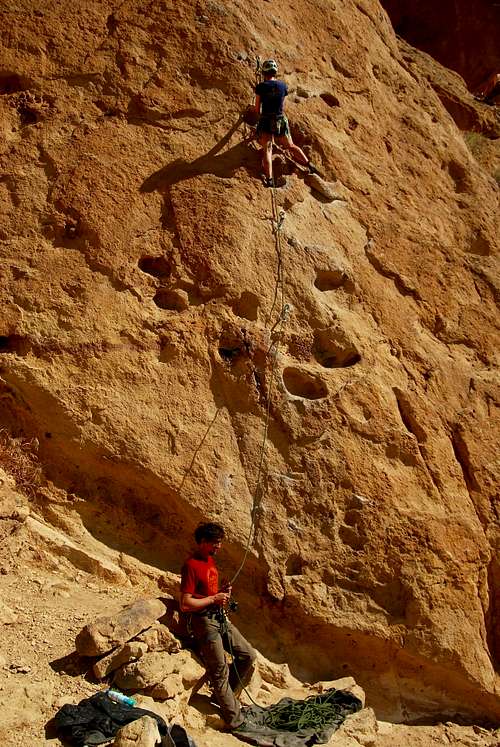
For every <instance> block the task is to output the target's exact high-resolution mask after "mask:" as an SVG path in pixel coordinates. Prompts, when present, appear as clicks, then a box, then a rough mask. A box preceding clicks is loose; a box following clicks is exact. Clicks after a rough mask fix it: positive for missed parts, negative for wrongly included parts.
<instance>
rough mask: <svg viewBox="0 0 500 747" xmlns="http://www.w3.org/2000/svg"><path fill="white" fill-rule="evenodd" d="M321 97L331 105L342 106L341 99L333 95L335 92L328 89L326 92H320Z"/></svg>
mask: <svg viewBox="0 0 500 747" xmlns="http://www.w3.org/2000/svg"><path fill="white" fill-rule="evenodd" d="M319 97H320V99H323V101H324V102H325V104H327V105H328V106H330V107H331V106H340V101H339V100H338V98H337V97H336V96H334V95H333V93H328V91H326V92H325V93H320V95H319Z"/></svg>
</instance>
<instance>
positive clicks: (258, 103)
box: [255, 94, 260, 114]
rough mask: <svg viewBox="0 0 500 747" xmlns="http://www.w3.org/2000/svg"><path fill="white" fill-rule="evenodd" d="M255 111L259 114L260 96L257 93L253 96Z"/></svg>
mask: <svg viewBox="0 0 500 747" xmlns="http://www.w3.org/2000/svg"><path fill="white" fill-rule="evenodd" d="M255 113H256V114H260V96H259V95H258V94H257V95H256V96H255Z"/></svg>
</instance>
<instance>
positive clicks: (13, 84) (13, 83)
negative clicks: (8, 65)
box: [0, 72, 26, 94]
mask: <svg viewBox="0 0 500 747" xmlns="http://www.w3.org/2000/svg"><path fill="white" fill-rule="evenodd" d="M25 87H26V86H25V85H24V83H23V81H22V78H21V76H20V75H18V74H17V73H9V72H0V94H9V93H17V92H18V91H24V89H25Z"/></svg>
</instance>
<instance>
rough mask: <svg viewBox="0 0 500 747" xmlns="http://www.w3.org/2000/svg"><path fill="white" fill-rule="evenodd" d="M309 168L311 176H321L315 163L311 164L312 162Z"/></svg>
mask: <svg viewBox="0 0 500 747" xmlns="http://www.w3.org/2000/svg"><path fill="white" fill-rule="evenodd" d="M307 168H308V170H309V173H310V174H319V171H318V169H317V168H316V166H315V165H314V164H313V163H311V162H310V161H309V163H308V164H307Z"/></svg>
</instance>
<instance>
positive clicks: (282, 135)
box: [255, 60, 318, 187]
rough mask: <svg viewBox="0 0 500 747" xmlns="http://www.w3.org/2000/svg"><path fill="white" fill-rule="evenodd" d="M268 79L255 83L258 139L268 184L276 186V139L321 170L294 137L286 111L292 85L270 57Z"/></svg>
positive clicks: (313, 170)
mask: <svg viewBox="0 0 500 747" xmlns="http://www.w3.org/2000/svg"><path fill="white" fill-rule="evenodd" d="M262 74H263V76H264V80H263V81H261V82H260V83H258V85H257V86H256V87H255V113H256V114H257V115H259V121H258V124H257V132H256V135H257V140H258V141H259V145H261V146H262V168H263V170H264V178H265V186H266V187H273V186H275V185H274V181H273V173H272V158H273V141H274V138H276V142H277V143H278V145H279V146H281V148H283V149H284V150H288V151H290V154H291V156H292V158H293V159H294V160H295V161H297V162H298V163H300V164H302V165H303V166H307V168H308V170H309V173H310V174H317V173H318V172H317V169H316V167H315V166H313V165H312V163H311V162H310V161H309V159H308V157H307V156H306V154H305V153H304V151H303V150H302V148H299V146H298V145H295V143H294V142H293V140H292V136H291V134H290V127H289V125H288V119H287V117H286V115H285V111H284V109H285V96H287V95H288V86H287V85H286V83H285V82H284V81H283V80H278V79H277V77H276V76H277V74H278V63H277V62H276V61H275V60H266V61H265V62H263V63H262Z"/></svg>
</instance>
